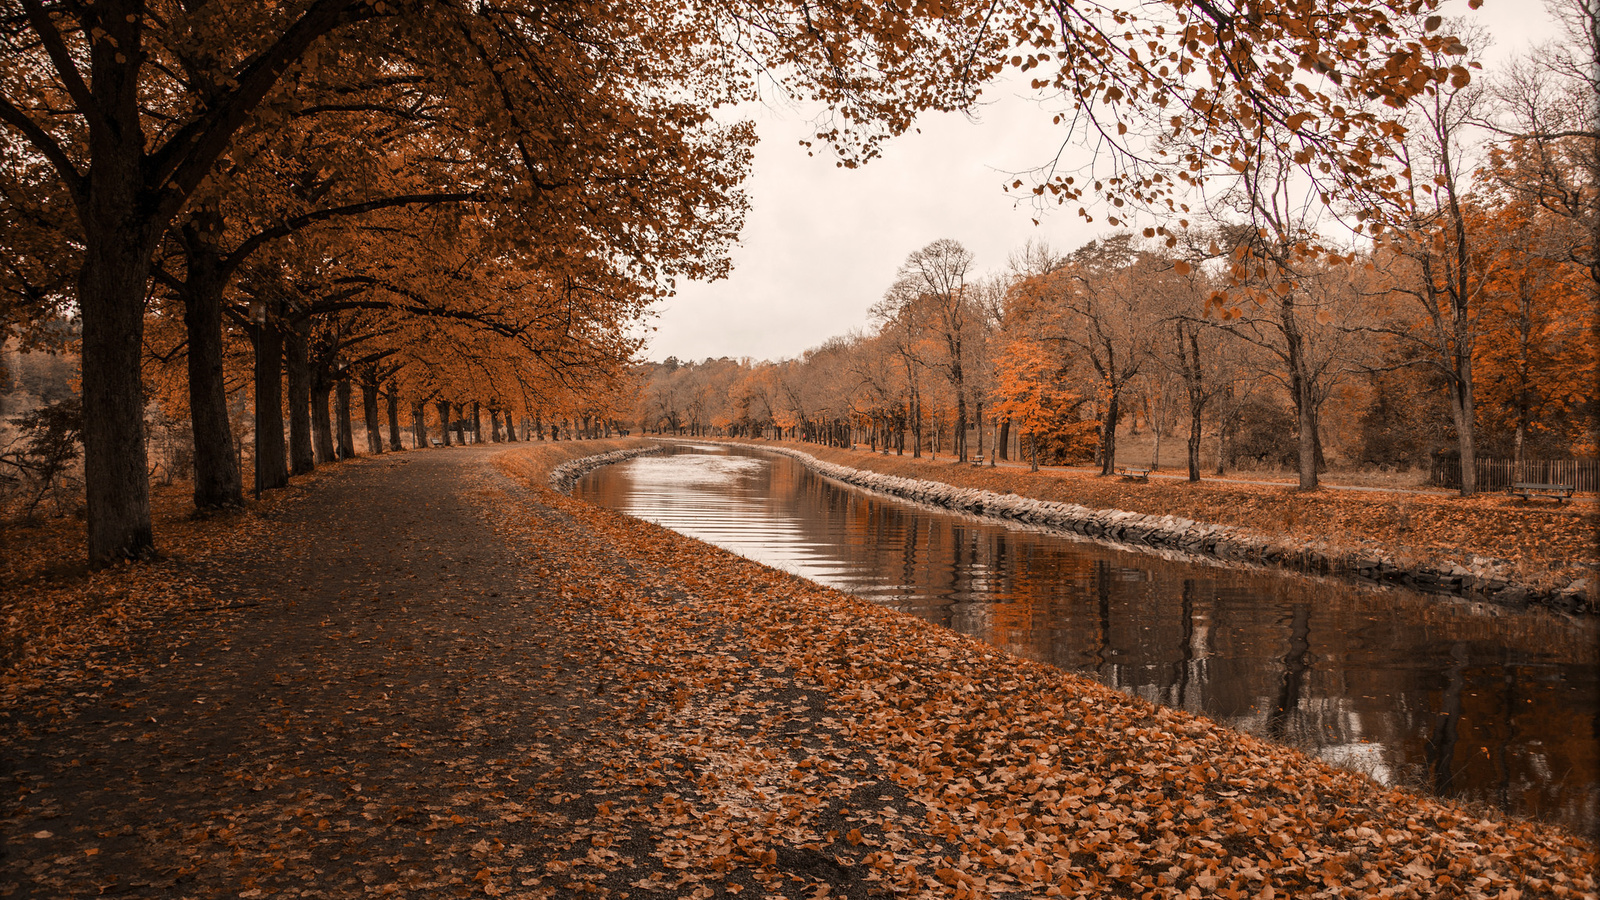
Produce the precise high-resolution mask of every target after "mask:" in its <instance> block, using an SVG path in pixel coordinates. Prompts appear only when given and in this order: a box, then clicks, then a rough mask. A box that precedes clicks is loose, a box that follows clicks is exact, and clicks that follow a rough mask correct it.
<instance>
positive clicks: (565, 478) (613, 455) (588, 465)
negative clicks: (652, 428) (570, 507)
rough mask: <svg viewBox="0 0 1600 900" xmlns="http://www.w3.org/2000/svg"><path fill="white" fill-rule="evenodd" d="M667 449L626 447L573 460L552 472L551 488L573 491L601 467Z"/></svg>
mask: <svg viewBox="0 0 1600 900" xmlns="http://www.w3.org/2000/svg"><path fill="white" fill-rule="evenodd" d="M666 449H667V448H666V447H664V446H662V445H661V444H649V445H647V446H643V447H625V448H623V449H621V450H612V451H610V452H609V453H600V454H596V455H594V456H585V457H582V458H580V459H571V460H568V461H566V462H564V463H562V464H561V465H559V466H556V467H555V468H554V469H552V470H551V471H550V486H551V487H553V488H555V489H556V490H558V491H561V492H562V493H566V492H567V491H570V490H572V486H573V485H575V484H577V483H578V479H579V478H582V477H583V476H585V475H587V474H589V473H590V472H593V471H594V470H595V469H598V468H600V467H601V466H609V465H611V464H612V463H619V462H622V461H623V460H626V459H633V458H634V457H636V456H649V455H650V454H652V453H661V452H663V451H665V450H666Z"/></svg>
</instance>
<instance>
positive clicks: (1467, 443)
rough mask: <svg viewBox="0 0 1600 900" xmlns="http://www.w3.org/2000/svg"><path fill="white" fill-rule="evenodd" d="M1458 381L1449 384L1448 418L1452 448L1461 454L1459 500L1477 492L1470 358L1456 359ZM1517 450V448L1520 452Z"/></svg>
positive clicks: (1454, 380) (1476, 455)
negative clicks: (1452, 434) (1451, 423)
mask: <svg viewBox="0 0 1600 900" xmlns="http://www.w3.org/2000/svg"><path fill="white" fill-rule="evenodd" d="M1456 365H1457V366H1458V367H1459V369H1458V371H1460V372H1461V373H1462V377H1460V378H1458V379H1452V380H1451V390H1450V418H1451V419H1452V420H1454V422H1455V426H1456V446H1457V447H1458V448H1460V450H1461V496H1463V497H1471V496H1472V495H1473V494H1476V493H1477V492H1478V448H1477V440H1476V434H1475V431H1476V429H1475V428H1474V425H1475V424H1476V423H1474V422H1473V417H1474V414H1473V409H1472V380H1471V379H1472V358H1471V357H1470V356H1468V357H1466V358H1465V359H1462V358H1457V360H1456ZM1520 449H1521V448H1518V450H1519V452H1520Z"/></svg>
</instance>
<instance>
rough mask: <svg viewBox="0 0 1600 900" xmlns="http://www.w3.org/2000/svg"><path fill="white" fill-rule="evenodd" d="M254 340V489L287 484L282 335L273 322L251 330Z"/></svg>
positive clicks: (266, 488) (265, 489)
mask: <svg viewBox="0 0 1600 900" xmlns="http://www.w3.org/2000/svg"><path fill="white" fill-rule="evenodd" d="M251 330H252V332H253V333H254V334H253V336H254V337H255V357H256V365H255V370H256V371H255V381H256V487H257V488H258V489H259V490H263V491H268V490H273V489H275V488H281V487H284V486H285V485H287V484H288V483H289V467H288V466H287V465H286V464H285V462H284V444H283V374H282V369H283V332H281V331H279V330H278V326H277V325H276V324H275V323H273V322H268V323H266V324H265V325H262V326H260V327H257V328H253V329H251Z"/></svg>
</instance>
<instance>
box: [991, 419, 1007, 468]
mask: <svg viewBox="0 0 1600 900" xmlns="http://www.w3.org/2000/svg"><path fill="white" fill-rule="evenodd" d="M1010 450H1011V420H1010V419H1001V420H1000V436H999V437H998V438H996V439H995V442H994V455H995V456H998V457H1000V458H1001V459H1004V460H1008V461H1009V460H1010V459H1011V455H1010Z"/></svg>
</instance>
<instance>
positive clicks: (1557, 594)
mask: <svg viewBox="0 0 1600 900" xmlns="http://www.w3.org/2000/svg"><path fill="white" fill-rule="evenodd" d="M721 443H728V444H731V445H733V446H743V447H749V448H751V449H756V450H765V451H768V452H771V453H781V454H783V455H785V456H788V457H790V458H792V459H795V460H797V461H799V462H800V463H801V464H803V465H805V466H806V467H808V468H810V469H811V470H813V471H815V472H817V473H818V474H821V475H824V476H826V477H828V478H832V479H834V480H836V481H840V482H842V483H844V484H848V485H850V486H852V487H857V488H861V489H863V490H869V491H875V492H877V493H881V494H885V495H887V496H891V497H898V498H900V499H903V500H911V501H914V502H917V503H926V504H929V505H931V506H937V507H941V508H944V509H950V510H955V511H958V512H963V513H968V514H972V515H979V516H988V517H992V518H998V519H1006V520H1010V521H1015V522H1024V523H1027V524H1030V525H1037V526H1040V527H1044V528H1051V529H1060V530H1063V531H1067V532H1071V533H1073V534H1079V535H1083V536H1085V537H1090V538H1094V539H1097V540H1104V541H1114V542H1117V543H1121V544H1126V545H1133V546H1136V547H1143V548H1151V549H1156V550H1176V551H1180V552H1183V553H1189V554H1195V555H1199V556H1207V557H1212V558H1215V559H1221V560H1227V561H1238V562H1248V563H1254V564H1258V565H1265V566H1274V567H1280V568H1286V569H1291V570H1294V571H1299V572H1306V573H1310V574H1317V575H1340V576H1348V577H1355V578H1362V579H1366V580H1369V581H1373V582H1377V583H1384V584H1395V585H1401V586H1404V587H1410V588H1414V589H1418V590H1424V591H1432V592H1436V593H1445V594H1453V595H1457V596H1461V597H1467V598H1471V599H1475V600H1486V601H1489V602H1492V603H1497V604H1501V605H1505V606H1512V607H1526V606H1530V605H1538V606H1544V607H1548V608H1551V609H1555V610H1559V611H1562V612H1568V613H1576V614H1585V613H1593V612H1594V609H1593V608H1592V605H1591V604H1590V603H1589V602H1588V598H1587V597H1586V585H1584V584H1581V583H1574V584H1571V585H1567V586H1565V587H1549V586H1538V585H1531V584H1527V583H1522V582H1519V581H1518V580H1517V579H1516V578H1515V577H1514V576H1513V575H1511V574H1510V573H1509V572H1507V571H1505V570H1504V569H1503V568H1501V567H1499V566H1496V565H1494V564H1492V563H1491V564H1484V565H1477V566H1474V567H1473V568H1471V569H1469V568H1467V567H1465V566H1460V565H1454V564H1433V565H1430V564H1425V563H1424V564H1419V563H1411V562H1407V561H1402V560H1398V559H1395V558H1393V557H1390V556H1385V555H1381V554H1376V553H1369V552H1364V551H1358V550H1350V549H1348V548H1340V547H1337V546H1334V545H1331V544H1328V543H1325V542H1304V541H1296V540H1292V539H1287V538H1284V537H1282V536H1276V535H1270V534H1263V533H1261V532H1258V531H1253V530H1251V529H1248V528H1241V527H1238V526H1234V525H1220V524H1215V523H1207V522H1196V521H1194V520H1191V519H1186V518H1182V517H1179V516H1156V515H1148V514H1144V513H1136V512H1128V511H1126V510H1119V509H1094V508H1091V507H1087V506H1082V505H1079V504H1076V503H1062V502H1058V501H1051V500H1039V499H1035V498H1031V497H1023V496H1020V495H1017V494H999V493H995V492H993V491H987V490H982V489H978V488H965V487H960V486H957V485H951V484H946V483H944V482H940V481H929V480H924V479H915V478H904V477H901V476H896V475H885V474H882V473H879V472H871V471H865V470H861V469H855V468H851V467H849V466H843V465H839V464H837V463H830V462H827V461H825V460H820V459H817V458H816V457H814V456H812V455H811V454H809V453H806V452H804V451H801V450H796V449H794V448H791V447H782V446H772V445H759V444H745V443H742V442H737V441H727V442H721Z"/></svg>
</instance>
